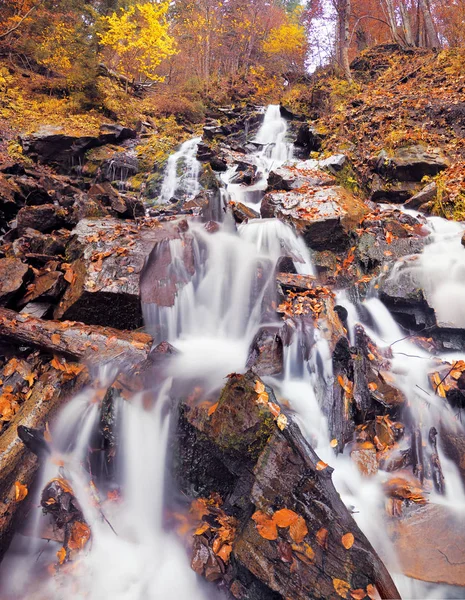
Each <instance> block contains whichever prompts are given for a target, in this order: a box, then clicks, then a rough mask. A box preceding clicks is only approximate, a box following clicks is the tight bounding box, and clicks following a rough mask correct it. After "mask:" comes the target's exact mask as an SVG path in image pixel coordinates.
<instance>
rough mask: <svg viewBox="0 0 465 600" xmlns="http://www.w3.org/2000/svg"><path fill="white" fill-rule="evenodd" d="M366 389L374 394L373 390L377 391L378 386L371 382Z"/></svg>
mask: <svg viewBox="0 0 465 600" xmlns="http://www.w3.org/2000/svg"><path fill="white" fill-rule="evenodd" d="M368 389H369V390H370V391H372V392H374V391H375V390H377V389H378V386H377V384H376V383H375V382H374V381H372V382H370V383H369V384H368Z"/></svg>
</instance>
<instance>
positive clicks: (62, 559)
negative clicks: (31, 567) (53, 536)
mask: <svg viewBox="0 0 465 600" xmlns="http://www.w3.org/2000/svg"><path fill="white" fill-rule="evenodd" d="M57 558H58V562H59V563H60V565H62V564H63V563H64V562H65V558H66V549H65V548H64V547H63V548H60V550H58V552H57Z"/></svg>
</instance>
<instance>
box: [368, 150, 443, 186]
mask: <svg viewBox="0 0 465 600" xmlns="http://www.w3.org/2000/svg"><path fill="white" fill-rule="evenodd" d="M448 166H449V160H448V159H447V158H446V157H445V156H444V154H443V153H442V150H441V149H440V148H426V147H425V146H422V145H418V146H407V147H405V148H398V149H397V150H395V151H394V152H393V153H392V154H389V153H387V152H386V151H385V150H383V151H382V152H381V153H380V154H379V156H378V157H377V159H376V166H375V171H376V173H378V174H379V175H381V176H382V177H384V178H387V179H390V180H397V181H417V182H418V181H421V180H422V179H423V177H425V176H429V177H434V176H435V175H437V174H438V173H440V172H441V171H443V170H444V169H446V168H447V167H448Z"/></svg>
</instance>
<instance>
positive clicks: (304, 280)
mask: <svg viewBox="0 0 465 600" xmlns="http://www.w3.org/2000/svg"><path fill="white" fill-rule="evenodd" d="M315 280H316V277H314V276H313V275H298V274H296V273H276V281H277V283H278V285H279V286H280V288H281V290H282V293H283V294H284V292H288V291H292V292H305V291H307V290H311V289H312V288H314V287H315Z"/></svg>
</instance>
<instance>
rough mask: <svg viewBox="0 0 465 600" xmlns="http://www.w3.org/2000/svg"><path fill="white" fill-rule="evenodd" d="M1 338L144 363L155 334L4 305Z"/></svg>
mask: <svg viewBox="0 0 465 600" xmlns="http://www.w3.org/2000/svg"><path fill="white" fill-rule="evenodd" d="M0 339H4V340H7V341H8V342H10V343H13V344H17V345H28V346H35V347H38V348H41V349H42V350H45V351H47V352H49V353H52V354H54V353H56V354H62V355H64V356H67V357H70V358H72V359H75V360H79V361H95V360H96V359H98V362H99V363H106V362H110V361H112V362H115V364H117V365H120V364H121V363H123V362H128V363H131V364H134V363H140V362H141V361H142V360H144V359H145V358H146V357H147V354H148V353H149V351H150V347H151V344H152V338H151V337H150V336H149V335H147V334H145V333H138V332H131V331H120V330H119V329H111V328H109V327H99V326H96V325H83V324H82V323H75V322H73V321H44V320H42V319H37V318H35V317H32V316H29V315H26V314H19V313H16V312H14V311H12V310H8V309H5V308H0Z"/></svg>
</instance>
